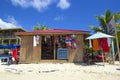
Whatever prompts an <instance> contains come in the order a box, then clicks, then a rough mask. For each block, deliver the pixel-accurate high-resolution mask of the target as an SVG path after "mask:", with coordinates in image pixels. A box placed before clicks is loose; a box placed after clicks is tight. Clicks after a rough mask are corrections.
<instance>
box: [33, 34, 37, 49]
mask: <svg viewBox="0 0 120 80" xmlns="http://www.w3.org/2000/svg"><path fill="white" fill-rule="evenodd" d="M33 46H34V47H35V46H37V42H36V37H35V36H33Z"/></svg>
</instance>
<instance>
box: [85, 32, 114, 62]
mask: <svg viewBox="0 0 120 80" xmlns="http://www.w3.org/2000/svg"><path fill="white" fill-rule="evenodd" d="M99 38H114V36H111V35H108V34H105V33H102V32H97V33H95V34H93V35H91V36H89V37H87V38H86V39H89V43H90V46H91V40H92V39H99ZM102 57H103V52H102ZM102 59H103V63H104V58H102Z"/></svg>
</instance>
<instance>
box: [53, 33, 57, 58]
mask: <svg viewBox="0 0 120 80" xmlns="http://www.w3.org/2000/svg"><path fill="white" fill-rule="evenodd" d="M53 38H54V43H53V44H54V60H56V36H55V35H54V36H53Z"/></svg>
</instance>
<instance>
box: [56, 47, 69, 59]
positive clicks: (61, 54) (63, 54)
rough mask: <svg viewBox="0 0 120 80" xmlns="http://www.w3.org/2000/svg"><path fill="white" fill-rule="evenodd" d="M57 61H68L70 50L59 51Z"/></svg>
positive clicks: (60, 49) (62, 49)
mask: <svg viewBox="0 0 120 80" xmlns="http://www.w3.org/2000/svg"><path fill="white" fill-rule="evenodd" d="M57 59H68V49H67V48H59V49H57Z"/></svg>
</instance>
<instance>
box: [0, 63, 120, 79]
mask: <svg viewBox="0 0 120 80" xmlns="http://www.w3.org/2000/svg"><path fill="white" fill-rule="evenodd" d="M0 80H120V65H118V63H116V64H115V65H109V64H107V63H105V66H103V65H102V63H99V64H98V63H97V64H96V65H85V64H83V63H81V64H74V63H62V64H60V63H39V64H18V65H10V66H7V65H0Z"/></svg>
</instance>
